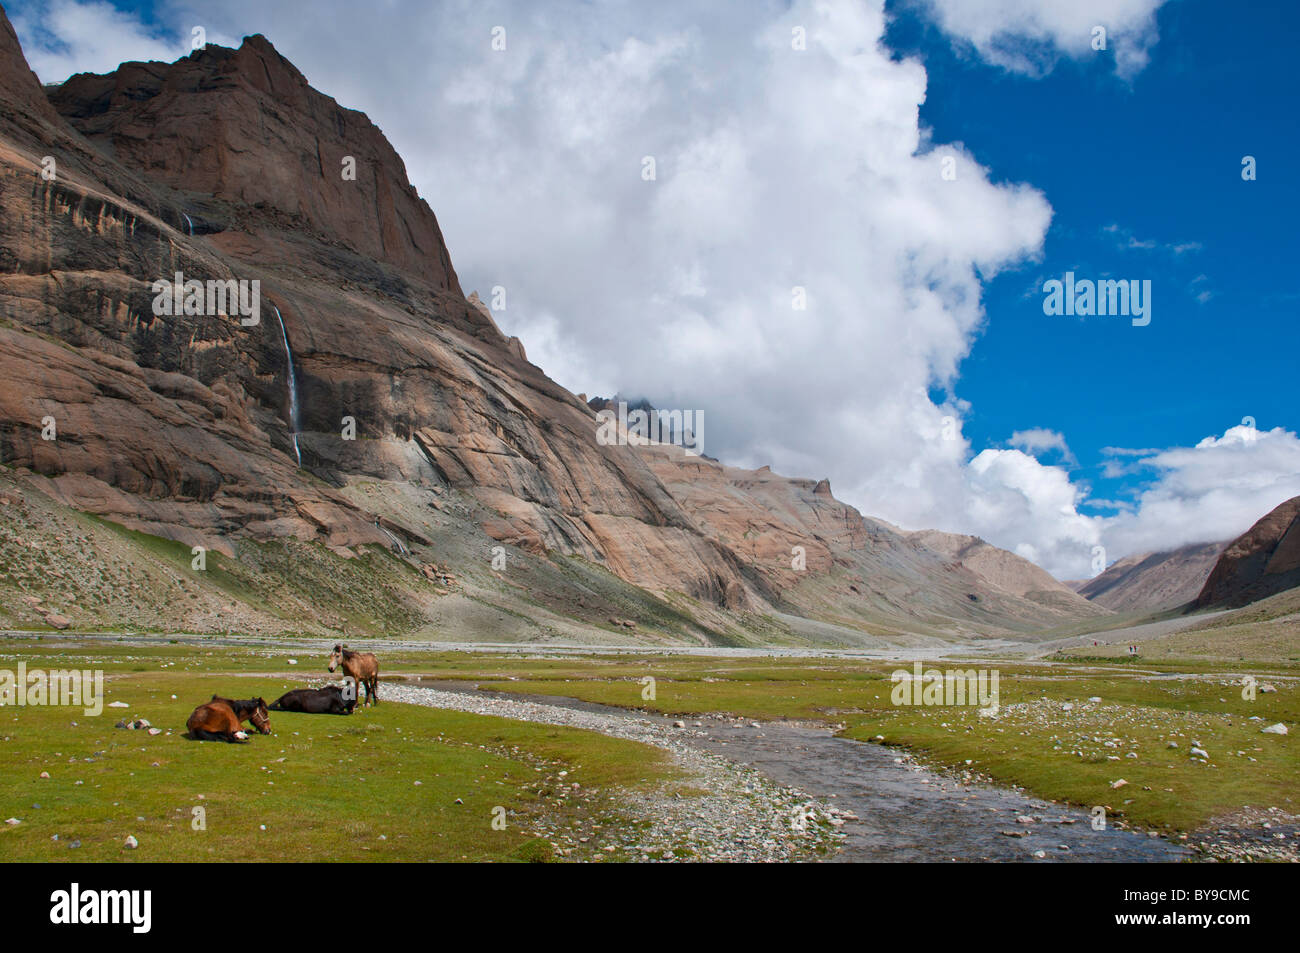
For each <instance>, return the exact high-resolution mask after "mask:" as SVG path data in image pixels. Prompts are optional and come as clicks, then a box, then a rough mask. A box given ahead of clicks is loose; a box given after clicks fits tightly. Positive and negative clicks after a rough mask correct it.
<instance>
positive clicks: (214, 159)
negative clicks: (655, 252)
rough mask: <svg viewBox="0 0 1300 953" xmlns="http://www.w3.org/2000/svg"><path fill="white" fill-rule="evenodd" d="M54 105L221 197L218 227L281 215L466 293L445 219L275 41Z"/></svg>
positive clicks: (382, 145)
mask: <svg viewBox="0 0 1300 953" xmlns="http://www.w3.org/2000/svg"><path fill="white" fill-rule="evenodd" d="M49 99H50V102H51V103H52V104H53V106H54V108H55V109H57V111H58V113H59V114H61V115H62V116H63V117H64V118H65V119H67V121H68V122H70V123H71V124H72V126H73V127H74V128H75V129H76V130H77V131H78V132H80V133H82V134H83V135H84V136H86V137H87V138H88V139H90V140H91V141H92V142H94V143H95V144H97V145H98V146H99V147H100V148H101V149H102V150H103V151H105V152H106V153H108V154H109V155H111V156H112V157H113V158H114V159H116V160H117V161H118V162H120V163H122V164H123V165H125V166H127V167H128V168H131V169H134V170H136V171H138V172H145V173H147V174H148V175H150V176H151V177H152V178H153V179H154V180H156V181H161V182H163V183H164V184H166V185H167V186H170V187H171V188H173V189H177V190H181V191H184V192H190V193H196V194H198V195H202V196H205V197H210V198H209V201H211V200H216V203H218V204H217V205H216V206H215V207H214V208H213V209H212V211H211V214H212V216H213V217H215V218H216V219H218V220H220V219H221V218H222V217H223V216H227V215H228V216H233V217H238V216H239V215H240V213H241V212H244V211H245V210H248V209H256V210H262V209H270V210H275V211H276V212H279V213H281V214H282V215H283V216H286V217H287V218H288V221H289V224H291V225H292V226H293V227H295V228H303V227H306V228H310V229H312V230H314V231H316V232H317V233H319V234H320V235H321V236H322V238H324V239H326V240H328V241H330V242H334V243H339V244H342V245H344V246H347V247H350V248H352V249H353V250H354V251H355V252H357V253H359V254H361V255H365V256H367V257H370V258H373V259H375V260H376V261H380V262H384V263H386V264H389V265H391V266H393V267H395V268H398V269H400V270H402V271H403V272H405V273H406V274H407V275H408V276H410V277H413V278H417V279H419V280H421V281H423V282H425V283H427V284H429V285H431V286H433V287H434V288H437V289H441V290H447V291H454V292H456V293H458V294H459V293H460V285H459V282H458V281H457V278H456V272H455V270H454V269H453V267H452V264H451V256H450V255H449V254H448V251H447V247H446V245H445V243H444V242H443V238H442V231H441V229H440V228H439V227H438V221H437V218H436V217H435V215H434V214H433V210H432V209H431V208H430V207H429V205H428V203H427V202H425V201H424V200H423V199H422V198H420V196H419V194H418V193H417V192H416V190H415V188H414V187H413V186H412V185H411V183H410V181H409V180H408V178H407V176H406V166H405V164H404V163H403V162H402V160H401V158H400V157H399V156H398V155H397V152H396V151H395V150H394V149H393V147H392V145H391V144H390V143H389V142H388V140H387V139H386V138H385V137H384V135H383V133H382V132H380V130H379V129H378V127H376V126H375V125H374V123H372V122H371V121H370V119H369V118H367V117H366V115H365V114H364V113H361V112H358V111H356V110H353V109H347V108H345V107H343V106H340V105H339V104H338V103H337V102H336V101H335V100H334V99H333V98H331V97H329V96H326V95H325V94H323V93H321V92H318V91H317V90H315V89H313V88H312V87H311V86H310V85H309V84H308V82H307V79H306V78H305V77H304V76H303V75H302V73H301V72H299V70H298V69H297V68H296V67H295V66H294V65H293V64H292V63H290V62H289V61H288V60H287V59H285V57H283V56H282V55H280V53H279V52H278V51H277V50H276V49H275V47H274V46H273V45H272V44H271V42H270V41H269V40H267V39H266V38H265V37H263V36H260V35H254V36H250V37H247V38H245V39H244V41H243V43H242V44H241V45H240V47H239V48H238V49H230V48H227V47H222V46H216V45H209V46H207V47H205V48H204V49H203V50H200V51H196V52H194V53H191V54H190V55H189V56H187V57H185V58H183V59H180V60H177V61H176V62H174V63H170V64H168V63H157V62H151V63H124V64H122V66H120V67H118V69H116V70H114V71H113V72H111V73H105V74H102V75H99V74H92V73H80V74H77V75H76V76H73V77H71V78H70V79H69V80H68V81H67V82H65V83H63V84H62V85H61V86H58V87H54V88H52V89H51V90H50V91H49ZM223 205H224V206H227V207H226V208H223V207H222V206H223ZM229 207H233V208H229Z"/></svg>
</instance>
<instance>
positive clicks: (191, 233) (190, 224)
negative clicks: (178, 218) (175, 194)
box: [181, 212, 194, 238]
mask: <svg viewBox="0 0 1300 953" xmlns="http://www.w3.org/2000/svg"><path fill="white" fill-rule="evenodd" d="M181 214H182V215H185V213H184V212H181ZM185 225H186V226H187V227H188V228H189V230H190V238H193V237H194V222H192V221H191V220H190V217H189V216H188V215H185Z"/></svg>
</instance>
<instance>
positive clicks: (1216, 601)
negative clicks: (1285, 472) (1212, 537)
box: [1196, 496, 1300, 609]
mask: <svg viewBox="0 0 1300 953" xmlns="http://www.w3.org/2000/svg"><path fill="white" fill-rule="evenodd" d="M1296 586H1300V496H1297V497H1293V498H1291V499H1289V500H1287V501H1286V502H1285V503H1282V504H1281V505H1279V506H1277V507H1276V508H1275V509H1273V510H1272V511H1270V512H1269V513H1268V514H1266V515H1265V516H1264V517H1262V518H1261V519H1260V520H1259V522H1257V523H1256V524H1255V525H1254V526H1252V527H1251V528H1250V529H1248V530H1246V532H1244V533H1242V534H1241V535H1240V536H1238V537H1237V538H1236V539H1235V540H1233V541H1232V542H1231V543H1229V544H1228V548H1227V549H1225V550H1224V551H1223V555H1221V556H1220V557H1219V560H1218V562H1216V563H1215V564H1214V569H1212V570H1211V571H1210V575H1209V578H1208V579H1206V580H1205V585H1204V587H1202V589H1201V591H1200V594H1199V595H1198V596H1197V597H1196V608H1198V609H1204V608H1209V607H1211V606H1216V607H1219V606H1221V607H1225V608H1235V607H1237V606H1243V605H1245V604H1246V603H1248V602H1255V601H1256V600H1258V599H1263V598H1265V597H1267V596H1271V595H1274V594H1275V593H1279V592H1282V591H1283V590H1285V589H1292V588H1294V587H1296Z"/></svg>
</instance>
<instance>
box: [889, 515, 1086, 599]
mask: <svg viewBox="0 0 1300 953" xmlns="http://www.w3.org/2000/svg"><path fill="white" fill-rule="evenodd" d="M907 538H908V539H909V540H911V541H912V542H914V543H917V544H919V545H921V546H925V547H926V548H927V549H931V550H933V551H935V552H937V553H941V554H943V555H944V556H946V557H948V558H949V559H951V560H954V561H955V562H957V563H959V564H960V565H962V566H964V567H965V568H966V569H968V570H970V571H971V572H972V573H974V574H975V575H976V576H977V577H978V578H979V579H980V580H981V581H982V582H983V583H985V584H986V585H989V586H992V587H994V588H996V589H999V590H1001V591H1002V592H1005V593H1008V594H1009V595H1013V596H1018V597H1020V598H1023V599H1028V600H1030V601H1033V602H1037V603H1039V604H1041V605H1044V606H1051V607H1054V608H1056V609H1058V610H1060V611H1061V612H1063V613H1065V612H1072V611H1073V612H1076V613H1080V614H1084V615H1088V614H1091V615H1099V614H1102V612H1101V607H1098V606H1090V605H1089V603H1088V602H1087V600H1086V599H1084V598H1082V597H1080V596H1079V595H1078V594H1076V593H1075V592H1074V590H1072V589H1071V588H1070V587H1069V586H1067V585H1066V584H1065V583H1063V582H1060V581H1058V580H1057V579H1056V577H1054V576H1053V575H1051V573H1049V572H1047V571H1046V570H1044V569H1041V568H1039V567H1038V566H1035V565H1034V564H1033V563H1031V562H1030V561H1029V560H1027V559H1024V558H1022V557H1020V556H1017V555H1016V554H1015V553H1012V552H1008V551H1007V550H1005V549H999V548H998V547H996V546H994V545H992V544H990V543H987V542H985V541H984V540H982V539H980V538H979V537H978V536H965V535H962V534H959V533H945V532H942V531H940V530H933V529H927V530H918V531H917V532H914V533H908V534H907Z"/></svg>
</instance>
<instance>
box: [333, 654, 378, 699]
mask: <svg viewBox="0 0 1300 953" xmlns="http://www.w3.org/2000/svg"><path fill="white" fill-rule="evenodd" d="M339 666H342V667H343V674H344V675H346V676H347V677H348V678H350V679H352V680H353V681H354V682H355V684H357V685H364V686H365V687H366V700H365V702H364V704H367V705H378V704H379V661H378V660H377V659H376V658H375V656H374V654H373V653H371V652H353V651H352V650H351V649H350V648H348V647H347V646H346V645H336V646H334V651H333V652H331V653H330V664H329V670H330V671H331V672H332V671H334V670H335V669H336V668H338V667H339Z"/></svg>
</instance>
